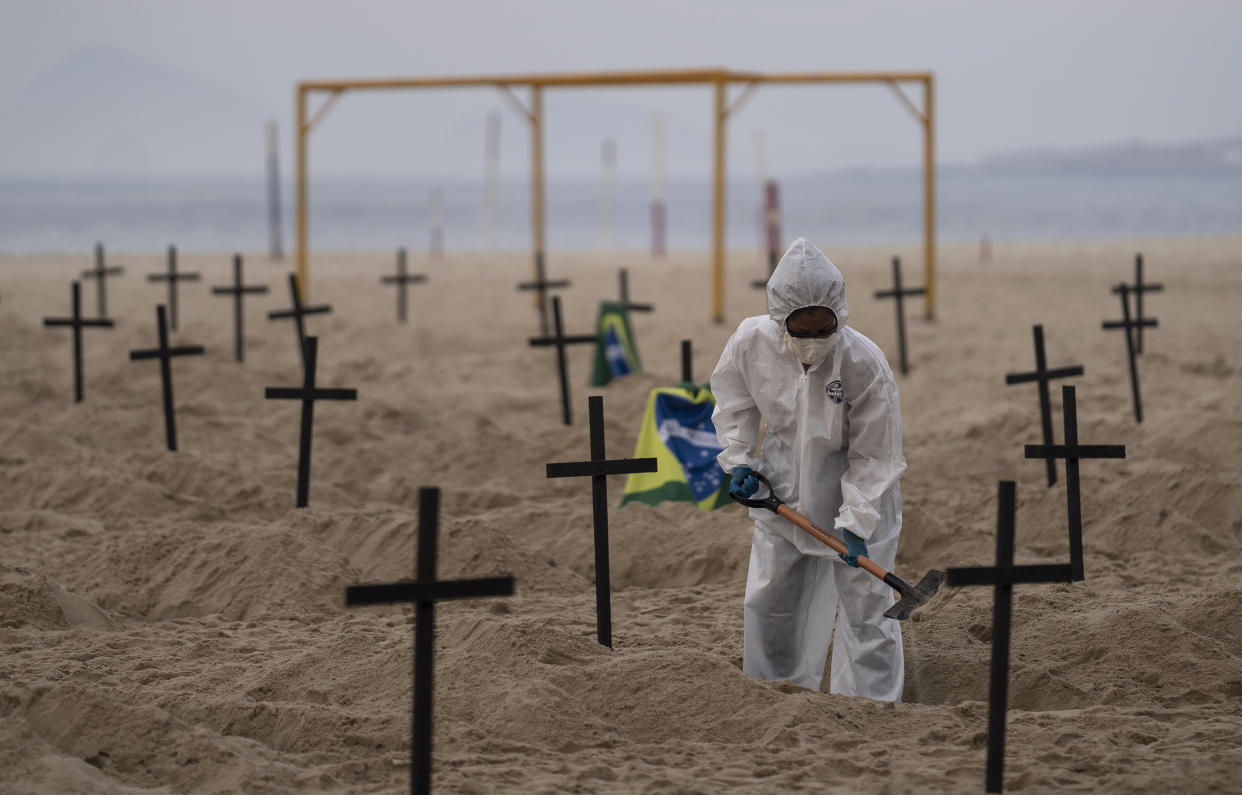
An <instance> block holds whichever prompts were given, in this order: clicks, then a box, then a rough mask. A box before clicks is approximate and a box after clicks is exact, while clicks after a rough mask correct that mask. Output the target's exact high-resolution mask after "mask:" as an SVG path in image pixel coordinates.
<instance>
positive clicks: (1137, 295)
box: [1113, 254, 1164, 354]
mask: <svg viewBox="0 0 1242 795" xmlns="http://www.w3.org/2000/svg"><path fill="white" fill-rule="evenodd" d="M1129 287H1130V292H1132V293H1134V317H1135V319H1136V320H1140V321H1141V320H1142V319H1143V293H1159V292H1163V291H1164V285H1163V284H1160V283H1157V282H1147V283H1144V282H1143V255H1142V254H1135V255H1134V284H1131V285H1129ZM1113 292H1114V293H1120V292H1121V285H1116V286H1114V287H1113ZM1134 352H1135V353H1139V354H1141V353H1142V352H1143V327H1142V326H1136V327H1135V329H1134Z"/></svg>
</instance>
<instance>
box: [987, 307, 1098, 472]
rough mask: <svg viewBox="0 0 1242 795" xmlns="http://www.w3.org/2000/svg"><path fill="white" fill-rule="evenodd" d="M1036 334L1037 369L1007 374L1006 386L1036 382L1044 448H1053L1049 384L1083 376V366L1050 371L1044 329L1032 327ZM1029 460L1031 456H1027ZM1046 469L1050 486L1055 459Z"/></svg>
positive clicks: (1038, 326) (1046, 461) (1048, 462)
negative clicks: (1046, 358) (1059, 379)
mask: <svg viewBox="0 0 1242 795" xmlns="http://www.w3.org/2000/svg"><path fill="white" fill-rule="evenodd" d="M1032 329H1033V331H1034V332H1035V369H1034V370H1033V371H1032V372H1029V373H1006V374H1005V383H1006V384H1025V383H1028V382H1030V381H1035V382H1036V383H1037V384H1038V386H1039V421H1040V426H1041V427H1042V428H1043V431H1044V446H1045V447H1047V448H1051V447H1052V405H1051V403H1050V402H1049V398H1048V382H1049V381H1051V380H1052V379H1053V378H1069V377H1071V376H1075V375H1082V374H1083V369H1082V365H1081V364H1073V365H1070V366H1068V367H1058V368H1056V369H1054V370H1049V369H1048V365H1047V362H1046V360H1045V359H1044V327H1043V326H1040V325H1035V326H1032ZM1027 457H1028V458H1029V457H1030V456H1027ZM1045 468H1046V469H1047V470H1048V485H1049V486H1051V485H1052V484H1054V483H1056V482H1057V465H1056V461H1055V459H1053V457H1052V456H1051V455H1049V456H1048V458H1046V459H1045Z"/></svg>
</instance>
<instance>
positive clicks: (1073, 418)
mask: <svg viewBox="0 0 1242 795" xmlns="http://www.w3.org/2000/svg"><path fill="white" fill-rule="evenodd" d="M1037 328H1038V327H1037ZM1061 401H1062V403H1063V405H1064V409H1063V411H1064V413H1065V444H1063V445H1053V444H1051V443H1045V444H1044V445H1036V444H1028V445H1026V449H1025V455H1026V457H1027V458H1043V459H1045V460H1047V461H1053V460H1054V459H1057V458H1064V459H1065V499H1066V506H1067V510H1068V513H1069V542H1070V568H1072V569H1073V579H1074V581H1075V582H1080V581H1081V580H1083V579H1084V578H1085V575H1084V574H1083V565H1082V501H1081V498H1080V496H1079V494H1080V493H1079V488H1078V462H1079V460H1080V459H1083V458H1125V457H1126V446H1125V445H1124V444H1084V445H1080V444H1078V399H1077V397H1076V396H1075V394H1074V387H1072V386H1063V387H1061ZM1045 438H1047V436H1046V435H1045Z"/></svg>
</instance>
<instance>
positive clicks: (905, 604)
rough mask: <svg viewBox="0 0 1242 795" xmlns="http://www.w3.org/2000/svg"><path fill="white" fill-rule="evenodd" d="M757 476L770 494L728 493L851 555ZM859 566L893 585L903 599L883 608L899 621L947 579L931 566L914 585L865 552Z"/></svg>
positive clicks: (891, 586) (751, 506)
mask: <svg viewBox="0 0 1242 795" xmlns="http://www.w3.org/2000/svg"><path fill="white" fill-rule="evenodd" d="M754 475H755V477H756V478H757V479H758V480H759V482H760V483H762V484H763V485H764V486H765V487H766V488H767V490H768V496H767V497H766V498H764V499H760V500H753V499H747V498H745V497H739V496H738V495H736V494H734V493H733V492H729V496H730V497H732V498H733V499H734V500H735V501H736V502H740V503H741V504H742V505H745V506H746V507H747V508H767V509H768V510H769V511H772V512H773V513H775V514H779V515H780V516H783V517H785V518H786V519H788V520H789V521H791V522H793V523H794V524H796V525H797V526H798V527H800V528H802V529H803V530H805V531H806V532H808V533H810V534H811V535H812V536H814V537H815V538H817V539H819V540H820V541H822V542H823V543H825V544H827V545H828V546H829V547H830V548H831V549H833V550H834V551H836V552H837V553H838V554H841V555H846V554H849V551H848V549H847V548H846V546H845V543H844V542H842V541H838V540H837V539H835V538H833V537H832V536H830V535H828V534H827V533H826V532H824V529H823V528H822V527H820V526H819V525H817V524H815V523H814V522H812V521H811V520H810V519H808V518H806V517H805V516H803V515H802V514H800V513H798V512H797V511H795V510H794V509H793V508H790V507H789V506H788V505H786V504H785V501H784V500H782V499H781V498H780V497H777V496H776V494H775V493H774V492H773V491H772V484H771V483H769V482H768V479H767V478H765V477H764V476H763V475H760V474H759V473H758V472H755V473H754ZM858 568H860V569H862V570H863V571H865V572H867V573H868V574H870V575H871V576H873V577H875V578H876V579H877V580H880V581H882V582H883V583H884V584H885V585H887V586H888V587H889V588H892V589H893V590H894V591H896V592H897V593H899V594H901V599H899V600H897V604H895V605H893V606H892V607H890V608H889V609H887V610H885V611H884V617H885V618H895V619H897V620H898V621H905V620H906V619H907V618H909V617H910V614H911V613H913V612H914V611H915V610H916V609H917V608H919V607H922V606H923V605H925V604H927V602H928V601H929V600H930V599H931V598H932V597H933V596H935V595H936V591H939V590H940V584H941V583H943V582H944V572H943V571H938V570H937V569H932V570H931V571H929V572H927V574H925V575H923V579H921V580H919V584H918V585H911V584H910V583H908V582H906V581H905V580H903V579H901V578H900V577H898V576H897V575H896V574H893V573H892V572H891V571H885V570H884V568H883V567H881V566H880V565H879V564H877V563H876V562H875V561H873V560H871V559H870V558H866V557H863V556H862V555H859V556H858Z"/></svg>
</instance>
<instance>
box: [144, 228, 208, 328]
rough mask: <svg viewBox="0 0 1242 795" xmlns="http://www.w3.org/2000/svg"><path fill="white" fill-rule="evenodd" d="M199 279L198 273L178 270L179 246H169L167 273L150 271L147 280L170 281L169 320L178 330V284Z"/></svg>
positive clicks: (172, 326)
mask: <svg viewBox="0 0 1242 795" xmlns="http://www.w3.org/2000/svg"><path fill="white" fill-rule="evenodd" d="M198 279H199V274H197V273H181V272H179V271H178V270H177V247H176V246H169V247H168V271H167V272H166V273H149V274H147V281H149V282H168V308H169V311H170V314H169V320H170V326H169V327H170V328H171V329H172V330H173V331H176V330H177V284H178V283H179V282H196V281H198Z"/></svg>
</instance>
